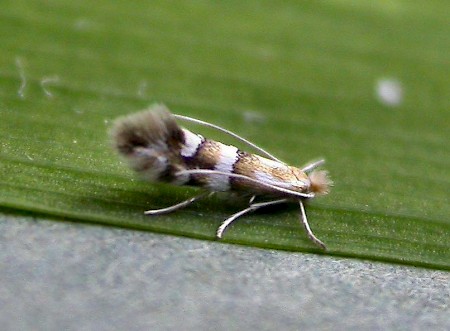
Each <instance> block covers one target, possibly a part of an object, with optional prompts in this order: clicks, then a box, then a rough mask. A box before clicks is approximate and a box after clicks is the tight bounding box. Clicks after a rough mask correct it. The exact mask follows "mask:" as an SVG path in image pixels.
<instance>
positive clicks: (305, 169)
mask: <svg viewBox="0 0 450 331" xmlns="http://www.w3.org/2000/svg"><path fill="white" fill-rule="evenodd" d="M324 163H325V160H323V159H322V160H319V161H315V162H313V163H310V164H307V165H306V166H304V167H303V168H302V171H303V172H305V173H310V172H311V171H313V170H314V169H316V168H317V167H320V166H321V165H322V164H324Z"/></svg>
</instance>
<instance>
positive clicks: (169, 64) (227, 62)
mask: <svg viewBox="0 0 450 331" xmlns="http://www.w3.org/2000/svg"><path fill="white" fill-rule="evenodd" d="M449 9H450V5H449V4H448V2H447V1H443V0H442V1H428V2H427V3H426V5H425V4H424V3H423V2H422V1H418V0H417V1H403V2H388V1H381V2H376V3H374V2H372V1H337V0H336V1H328V2H316V1H314V2H310V1H302V2H298V1H287V2H283V3H276V2H271V1H259V0H258V1H246V2H241V1H239V2H238V1H227V2H223V3H216V2H206V1H192V2H167V1H160V2H158V1H152V2H148V1H132V2H110V1H96V2H91V1H77V2H73V1H61V0H58V1H45V2H41V1H4V3H3V4H2V11H1V14H0V15H1V20H0V40H1V42H2V47H1V49H0V86H1V87H0V116H1V121H0V133H1V147H0V148H1V150H0V170H1V179H0V206H2V208H3V211H9V210H11V208H12V209H14V210H15V211H18V212H23V211H25V212H27V211H31V212H35V213H41V214H45V215H51V216H54V217H55V218H56V219H69V220H75V221H81V222H95V223H102V224H107V225H114V226H121V227H126V228H134V229H142V230H148V231H155V232H163V233H170V234H175V235H183V236H189V237H196V238H203V239H210V240H213V239H214V233H215V230H216V228H217V227H218V226H219V224H220V223H221V221H222V220H223V219H224V218H226V217H227V216H229V215H230V214H232V213H234V212H236V211H237V210H238V209H237V208H239V207H238V206H237V204H235V203H234V201H232V200H231V201H230V200H226V199H225V200H223V199H222V198H220V197H219V198H212V199H209V200H204V201H202V202H199V203H197V204H194V205H192V206H189V207H188V208H186V209H184V210H181V211H179V212H176V213H173V214H170V215H167V216H161V217H152V218H148V217H144V216H143V213H142V212H143V211H144V210H146V209H152V208H162V207H166V206H168V205H171V204H174V203H176V202H179V201H181V200H183V199H186V198H188V197H190V196H192V195H194V194H195V193H196V191H195V190H194V189H192V188H180V187H171V186H167V185H162V184H156V185H155V184H149V183H145V182H140V181H138V180H136V179H135V176H134V174H133V173H132V172H131V171H130V170H128V169H127V168H126V167H125V165H124V164H123V163H121V162H120V160H119V158H118V157H117V156H116V155H115V153H114V152H113V151H112V150H111V148H110V142H109V138H108V134H107V131H108V128H109V127H110V124H111V121H112V120H113V119H114V118H116V117H117V116H119V115H123V114H128V113H132V112H135V111H137V110H140V109H142V108H145V107H146V106H148V105H149V104H151V103H153V102H164V103H166V104H167V105H168V106H169V107H170V108H171V109H172V110H173V111H174V112H176V113H181V114H185V115H188V116H192V117H196V118H200V119H203V120H206V121H209V122H212V123H216V124H219V125H221V126H224V127H226V128H228V129H231V130H233V131H235V132H237V133H238V134H241V135H243V136H245V137H246V138H248V139H250V140H252V141H254V142H255V143H257V144H258V145H260V146H263V147H264V148H266V149H267V150H269V151H271V152H272V153H274V154H275V155H277V156H278V157H279V158H281V159H283V160H286V161H287V162H288V163H290V164H292V165H298V166H300V165H303V164H305V163H306V162H308V161H310V160H311V159H317V158H319V157H325V158H326V159H327V165H326V167H327V169H328V170H329V171H330V174H331V176H332V177H333V180H334V182H335V186H334V188H333V190H332V192H331V194H329V195H328V196H326V197H323V198H318V199H316V200H314V201H312V202H311V203H310V205H309V206H308V210H307V211H308V214H309V220H310V223H311V227H312V228H313V230H314V232H315V233H316V235H317V236H318V237H319V238H320V239H322V240H323V241H324V242H325V243H326V244H327V246H328V251H327V253H328V254H333V255H339V256H353V257H359V258H365V259H374V260H382V261H392V262H399V263H405V264H411V265H421V266H427V267H433V268H440V269H447V270H448V269H450V241H449V240H448V238H449V234H450V217H449V216H450V204H449V200H448V194H449V192H450V172H449V167H450V148H449V145H448V144H449V123H450V112H449V109H450V90H449V89H448V87H449V86H450V78H449V77H450V64H449V61H448V54H450V39H449V38H448V36H449V35H450V26H449V25H448V21H447V14H446V13H447V12H448V10H449ZM389 84H391V85H389ZM380 85H382V86H384V85H387V87H386V90H387V92H386V93H388V94H387V95H386V96H384V97H382V96H380V95H379V93H381V92H379V91H378V90H377V88H378V87H379V86H380ZM392 85H393V86H392ZM377 91H378V92H377ZM192 129H193V130H198V131H201V132H202V133H204V134H205V135H207V136H209V137H211V138H214V139H217V140H225V141H226V142H228V143H233V142H232V141H229V140H228V139H226V138H224V137H223V135H220V134H218V133H217V132H212V131H210V130H205V129H202V128H198V127H193V128H192ZM297 214H298V211H297V209H296V208H295V207H293V208H287V209H277V210H274V211H271V212H261V213H257V214H255V215H251V216H248V217H246V218H243V219H241V220H239V221H238V222H236V223H235V224H234V225H233V226H232V227H231V228H230V229H229V230H228V232H227V233H226V235H225V239H224V241H225V242H233V243H239V244H244V245H252V246H258V247H265V248H278V249H286V250H292V251H311V252H318V253H319V252H321V251H320V250H319V249H317V248H316V247H314V246H313V245H312V244H311V242H309V241H308V239H307V238H306V236H305V234H304V232H303V229H302V228H301V226H300V224H299V221H298V215H297Z"/></svg>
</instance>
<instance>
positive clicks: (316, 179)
mask: <svg viewBox="0 0 450 331" xmlns="http://www.w3.org/2000/svg"><path fill="white" fill-rule="evenodd" d="M309 179H310V181H311V191H312V192H314V193H316V194H318V195H325V194H328V193H329V192H330V187H331V186H333V181H332V180H331V179H330V178H329V176H328V171H326V170H316V171H313V172H312V173H311V174H310V175H309Z"/></svg>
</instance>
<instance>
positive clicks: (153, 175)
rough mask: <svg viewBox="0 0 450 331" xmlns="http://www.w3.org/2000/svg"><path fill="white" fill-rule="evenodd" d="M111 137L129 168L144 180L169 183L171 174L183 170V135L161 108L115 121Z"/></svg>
mask: <svg viewBox="0 0 450 331" xmlns="http://www.w3.org/2000/svg"><path fill="white" fill-rule="evenodd" d="M111 138H112V142H113V146H114V148H115V149H116V150H117V151H118V153H119V154H120V155H122V156H124V157H125V159H126V160H127V161H128V163H129V164H130V167H131V168H133V169H134V170H135V171H136V172H138V173H140V174H141V175H142V176H143V177H144V178H146V179H148V180H163V181H171V180H173V179H175V178H171V177H173V176H172V174H174V173H175V172H176V171H179V170H182V169H184V166H183V162H182V159H181V157H180V149H181V148H182V146H183V143H184V132H183V129H182V128H181V127H180V126H179V125H178V124H177V123H176V121H175V118H174V117H173V115H172V114H171V113H170V112H169V111H168V109H167V108H166V107H165V106H164V105H154V106H152V107H151V108H149V109H148V110H145V111H142V112H139V113H135V114H132V115H129V116H124V117H120V118H118V119H117V120H116V121H115V122H114V125H113V128H112V130H111ZM169 177H170V178H169Z"/></svg>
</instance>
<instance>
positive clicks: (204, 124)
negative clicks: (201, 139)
mask: <svg viewBox="0 0 450 331" xmlns="http://www.w3.org/2000/svg"><path fill="white" fill-rule="evenodd" d="M173 116H174V117H175V118H177V119H180V120H184V121H187V122H192V123H196V124H200V125H203V126H206V127H209V128H213V129H216V130H218V131H220V132H223V133H225V134H227V135H229V136H231V137H233V138H235V139H237V140H239V141H240V142H242V143H244V144H246V145H248V146H250V147H251V148H253V149H255V150H256V151H258V152H259V153H261V154H262V155H264V156H265V157H268V158H269V159H272V160H274V161H277V162H279V163H282V164H285V163H284V162H283V161H281V160H279V159H278V158H276V157H275V156H273V155H272V154H270V153H269V152H267V151H266V150H264V149H263V148H261V147H259V146H257V145H255V144H254V143H252V142H251V141H249V140H247V139H245V138H243V137H241V136H239V135H238V134H236V133H234V132H232V131H229V130H227V129H225V128H222V127H220V126H218V125H215V124H212V123H209V122H206V121H202V120H199V119H196V118H192V117H189V116H184V115H178V114H173Z"/></svg>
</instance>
